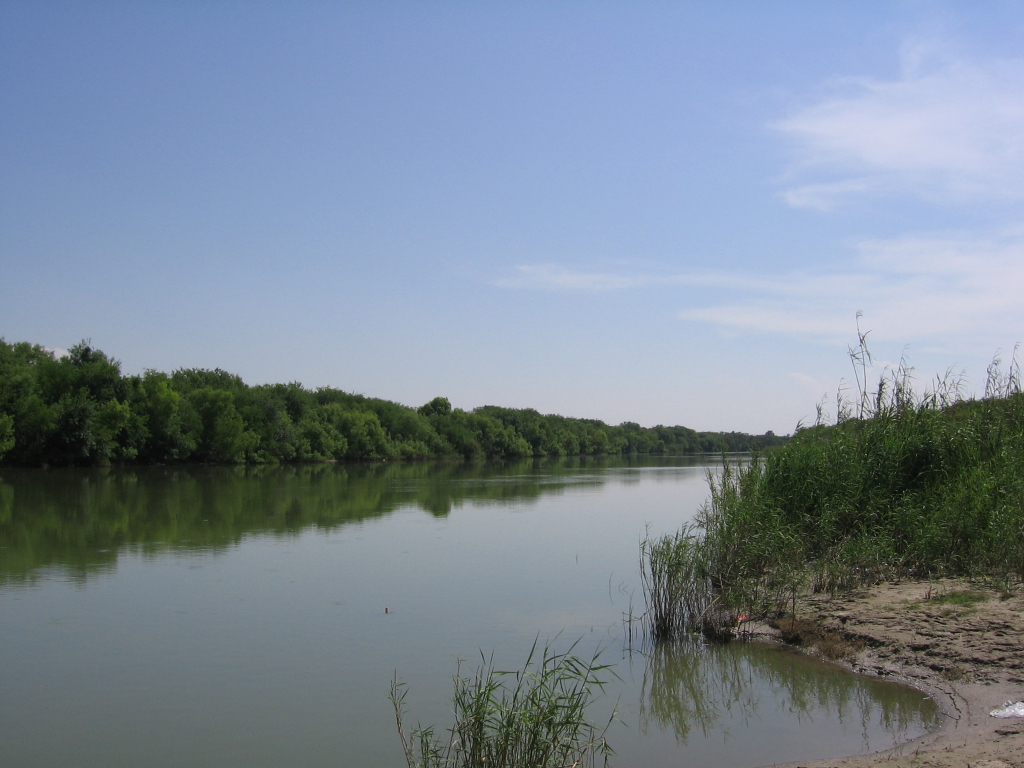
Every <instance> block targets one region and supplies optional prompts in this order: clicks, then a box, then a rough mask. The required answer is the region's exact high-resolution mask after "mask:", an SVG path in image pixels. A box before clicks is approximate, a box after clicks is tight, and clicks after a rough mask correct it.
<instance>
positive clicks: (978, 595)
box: [929, 589, 991, 605]
mask: <svg viewBox="0 0 1024 768" xmlns="http://www.w3.org/2000/svg"><path fill="white" fill-rule="evenodd" d="M990 597H991V596H990V595H987V594H985V593H984V592H979V591H977V590H975V589H955V590H952V591H951V592H943V593H942V594H939V595H932V596H931V598H930V599H929V602H932V603H939V604H942V605H974V604H975V603H983V602H985V601H986V600H988V599H989V598H990Z"/></svg>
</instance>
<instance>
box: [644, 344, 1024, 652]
mask: <svg viewBox="0 0 1024 768" xmlns="http://www.w3.org/2000/svg"><path fill="white" fill-rule="evenodd" d="M863 342H864V339H863V336H861V346H860V348H859V349H858V350H857V351H855V352H854V353H853V359H854V362H855V367H856V365H857V364H858V363H860V364H862V365H863V364H864V363H865V361H866V359H867V358H868V357H869V356H868V353H867V349H866V345H865V344H864V343H863ZM860 382H861V379H860V378H858V384H859V385H860ZM861 386H862V385H861ZM1021 467H1024V394H1022V393H1021V387H1020V374H1019V369H1018V368H1017V365H1016V362H1015V361H1014V362H1012V363H1011V365H1010V368H1009V371H1008V372H1007V373H1005V374H1004V373H1002V371H1001V367H1000V364H999V361H998V360H996V361H995V362H994V363H993V365H992V366H991V367H990V369H989V380H988V384H987V387H986V392H985V396H984V397H983V398H980V399H967V398H966V397H964V396H963V395H962V383H961V382H960V381H959V380H956V379H951V378H950V377H948V376H947V377H946V379H943V380H940V381H939V382H937V384H936V386H935V387H934V388H933V389H932V390H931V391H929V392H926V393H925V394H924V395H923V396H920V397H918V396H917V395H916V394H915V393H914V391H913V388H912V386H911V375H910V369H909V368H908V367H907V366H906V365H905V364H901V365H900V366H899V368H898V369H896V370H895V371H893V372H892V373H890V374H889V375H888V377H886V378H883V379H882V380H881V381H880V383H879V385H878V388H877V390H876V391H874V392H872V393H870V395H868V394H865V392H864V390H863V389H861V392H860V396H859V397H858V398H857V399H856V400H854V401H853V402H846V403H844V402H843V401H842V399H840V407H839V410H838V417H837V420H836V422H835V423H833V424H827V425H826V424H823V423H821V420H820V417H819V422H818V423H816V424H815V425H814V426H812V427H809V428H805V429H798V430H797V433H796V434H795V435H794V437H793V439H792V440H791V441H790V442H789V443H788V444H787V445H785V446H782V447H780V448H778V449H777V450H773V451H772V452H770V453H768V454H766V455H764V456H761V457H756V458H755V459H754V460H753V461H752V462H751V463H750V464H748V465H746V466H742V467H738V468H737V467H728V466H727V467H726V468H725V470H724V471H723V472H722V473H721V474H719V475H717V476H716V477H712V478H711V496H710V499H709V501H708V502H707V504H706V505H705V507H704V508H703V510H702V511H701V513H700V515H699V516H698V524H697V526H696V527H693V528H687V529H685V530H684V531H683V532H682V533H680V534H677V535H675V536H668V537H664V538H662V539H659V540H656V541H648V542H646V543H645V544H644V547H643V568H644V573H645V596H646V599H647V613H646V615H645V622H646V627H647V634H648V636H649V637H650V638H652V639H654V640H660V639H664V638H666V637H671V636H677V635H679V634H681V633H685V632H692V631H700V632H703V633H705V634H711V635H714V634H716V633H719V634H721V633H724V634H726V635H727V634H729V632H728V630H729V627H730V624H733V625H734V624H735V620H736V617H737V616H742V615H744V614H749V615H752V616H758V617H763V618H770V617H772V616H777V615H779V614H781V613H782V612H784V611H786V610H787V608H789V609H790V610H791V608H792V604H793V603H795V601H796V599H797V596H798V594H799V593H801V592H802V591H805V590H807V589H810V590H813V591H816V592H820V591H827V592H834V591H837V590H843V589H849V588H852V587H855V586H859V585H866V584H872V583H878V582H880V581H882V580H887V579H898V578H927V577H944V576H967V577H979V578H985V579H989V580H993V581H996V582H1001V583H1003V584H1010V583H1012V582H1014V581H1017V580H1024V472H1021ZM676 580H683V581H686V582H687V583H686V584H678V583H676ZM694 593H699V597H694ZM708 624H713V625H714V627H713V628H712V629H713V631H712V632H708V626H707V625H708Z"/></svg>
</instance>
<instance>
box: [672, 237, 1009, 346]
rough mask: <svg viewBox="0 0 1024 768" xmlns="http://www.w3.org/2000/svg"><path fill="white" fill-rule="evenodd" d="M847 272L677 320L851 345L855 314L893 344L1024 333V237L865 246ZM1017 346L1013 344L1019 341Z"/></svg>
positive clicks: (778, 283) (793, 277)
mask: <svg viewBox="0 0 1024 768" xmlns="http://www.w3.org/2000/svg"><path fill="white" fill-rule="evenodd" d="M857 252H858V254H857V259H856V260H855V262H854V265H853V268H852V269H850V270H848V271H846V272H843V273H819V274H810V273H802V274H801V273H793V274H789V275H783V276H778V277H775V278H773V279H770V280H761V281H760V284H759V285H757V284H756V283H751V282H750V281H746V284H747V285H748V286H751V287H748V290H746V291H744V292H743V293H742V294H738V295H736V296H735V297H733V298H732V299H731V300H730V301H728V302H726V303H721V304H714V305H710V306H706V307H703V308H695V309H687V310H685V311H683V312H681V313H680V317H682V318H684V319H687V320H697V321H703V322H708V323H713V324H716V325H719V326H723V327H726V328H731V329H734V330H745V331H758V332H769V333H781V334H795V335H803V336H816V337H836V338H839V339H848V338H849V336H850V328H851V322H852V318H853V316H854V314H855V313H856V312H857V311H858V310H862V311H864V312H865V314H866V316H867V317H868V319H869V321H870V324H871V326H872V327H873V328H876V329H877V330H876V332H875V333H876V337H879V338H883V339H888V340H892V341H901V340H902V341H909V340H911V339H913V340H917V341H928V340H947V341H948V340H952V339H960V340H966V339H978V340H984V343H1005V342H1006V336H1005V334H1006V333H1008V332H1009V333H1018V334H1019V333H1020V329H1021V328H1024V303H1022V302H1021V301H1020V296H1021V295H1022V292H1024V231H1021V230H1019V229H1012V230H1007V231H1004V232H1001V233H997V234H994V235H990V236H986V237H979V236H977V235H974V234H971V233H932V234H915V235H907V236H904V237H899V238H893V239H887V240H867V241H864V242H862V243H861V244H860V245H859V246H858V247H857ZM1012 340H1013V339H1011V341H1012Z"/></svg>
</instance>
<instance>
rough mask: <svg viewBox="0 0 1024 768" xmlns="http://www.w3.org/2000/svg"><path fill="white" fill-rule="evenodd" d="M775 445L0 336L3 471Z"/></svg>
mask: <svg viewBox="0 0 1024 768" xmlns="http://www.w3.org/2000/svg"><path fill="white" fill-rule="evenodd" d="M786 439H787V438H784V437H777V436H775V435H774V434H772V433H771V432H768V433H766V434H765V435H759V436H755V435H747V434H742V433H736V432H730V433H717V432H695V431H694V430H692V429H688V428H686V427H678V426H677V427H664V426H657V427H653V428H644V427H641V426H640V425H639V424H634V423H632V422H625V423H623V424H620V425H618V426H609V425H608V424H605V423H604V422H603V421H598V420H596V419H572V418H566V417H563V416H555V415H547V416H544V415H541V414H540V413H538V412H537V411H534V410H532V409H514V408H499V407H497V406H484V407H482V408H476V409H474V410H472V411H464V410H461V409H458V408H452V406H451V404H450V403H449V401H448V400H447V399H446V398H444V397H437V398H434V399H433V400H431V401H430V402H429V403H427V404H425V405H423V406H421V407H420V408H416V409H414V408H410V407H407V406H404V405H399V404H398V403H393V402H390V401H387V400H380V399H377V398H371V397H364V396H363V395H357V394H350V393H347V392H343V391H341V390H338V389H332V388H330V387H321V388H319V389H316V390H309V389H306V388H304V387H303V386H302V385H301V384H298V383H291V384H266V385H260V386H248V385H246V384H245V383H244V382H243V381H242V379H241V378H239V377H238V376H236V375H234V374H231V373H227V372H226V371H222V370H220V369H219V368H218V369H215V370H203V369H194V368H191V369H181V370H178V371H175V372H173V373H171V374H167V373H161V372H158V371H152V370H147V371H146V372H145V373H143V374H142V375H141V376H134V375H131V376H123V375H122V374H121V366H120V363H119V362H118V361H117V360H115V359H114V358H112V357H109V356H108V355H106V354H105V353H104V352H102V351H100V350H98V349H94V348H93V347H92V346H91V344H90V343H89V342H88V341H83V342H81V343H80V344H77V345H75V346H74V347H72V348H71V349H70V350H69V352H68V354H67V355H64V356H62V357H57V356H55V355H54V354H53V353H52V352H50V351H49V350H47V349H45V348H44V347H41V346H39V345H36V344H29V343H27V342H19V343H14V344H8V343H7V342H5V341H4V340H3V339H0V464H4V465H14V466H41V465H55V466H71V465H78V466H92V465H108V464H170V463H225V464H238V463H252V464H266V463H277V462H317V461H352V460H368V459H369V460H384V459H420V458H444V457H464V458H502V459H506V458H519V457H526V456H566V455H603V454H629V453H651V454H688V453H720V452H723V451H727V452H738V451H753V450H759V449H761V448H764V447H767V446H770V445H775V444H777V443H780V442H784V441H785V440H786Z"/></svg>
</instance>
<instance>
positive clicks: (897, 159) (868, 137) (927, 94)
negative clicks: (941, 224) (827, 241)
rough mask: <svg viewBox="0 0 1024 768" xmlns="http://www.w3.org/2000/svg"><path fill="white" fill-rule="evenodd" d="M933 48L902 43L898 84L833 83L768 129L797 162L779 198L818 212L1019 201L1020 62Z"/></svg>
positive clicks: (1023, 165)
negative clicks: (907, 200)
mask: <svg viewBox="0 0 1024 768" xmlns="http://www.w3.org/2000/svg"><path fill="white" fill-rule="evenodd" d="M938 50H939V47H938V46H935V45H926V44H919V43H914V44H910V45H908V46H906V47H905V50H904V52H903V54H904V55H903V69H902V73H901V76H900V77H899V79H896V80H891V81H881V80H872V79H867V78H857V79H847V80H843V81H839V82H836V83H833V86H832V89H831V90H832V93H831V95H829V96H828V97H826V98H824V99H822V100H821V101H820V102H818V103H816V104H813V105H811V106H808V107H806V108H804V109H802V110H800V111H798V112H797V113H795V114H794V115H792V116H791V117H789V118H787V119H785V120H782V121H779V122H777V123H775V124H774V126H773V127H774V128H776V129H777V130H779V131H781V132H782V133H784V134H786V135H787V136H789V137H790V138H791V139H792V140H793V143H794V148H795V156H796V162H795V164H794V166H793V167H792V168H791V169H790V172H789V174H788V176H789V178H790V183H789V184H788V186H787V188H786V189H784V190H783V191H782V196H783V198H784V199H785V200H786V201H787V202H788V203H789V204H791V205H794V206H801V207H810V208H818V209H830V208H834V207H836V206H838V205H840V204H842V203H844V202H846V201H847V200H850V199H853V198H856V197H862V196H864V195H877V194H912V195H915V196H919V197H922V198H925V199H929V200H932V201H936V202H943V203H962V202H971V201H985V200H992V199H1012V200H1019V199H1021V198H1024V59H1010V60H992V61H984V62H977V61H968V60H965V59H962V58H960V59H957V58H953V57H950V56H945V57H943V56H941V55H937V52H938Z"/></svg>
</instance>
